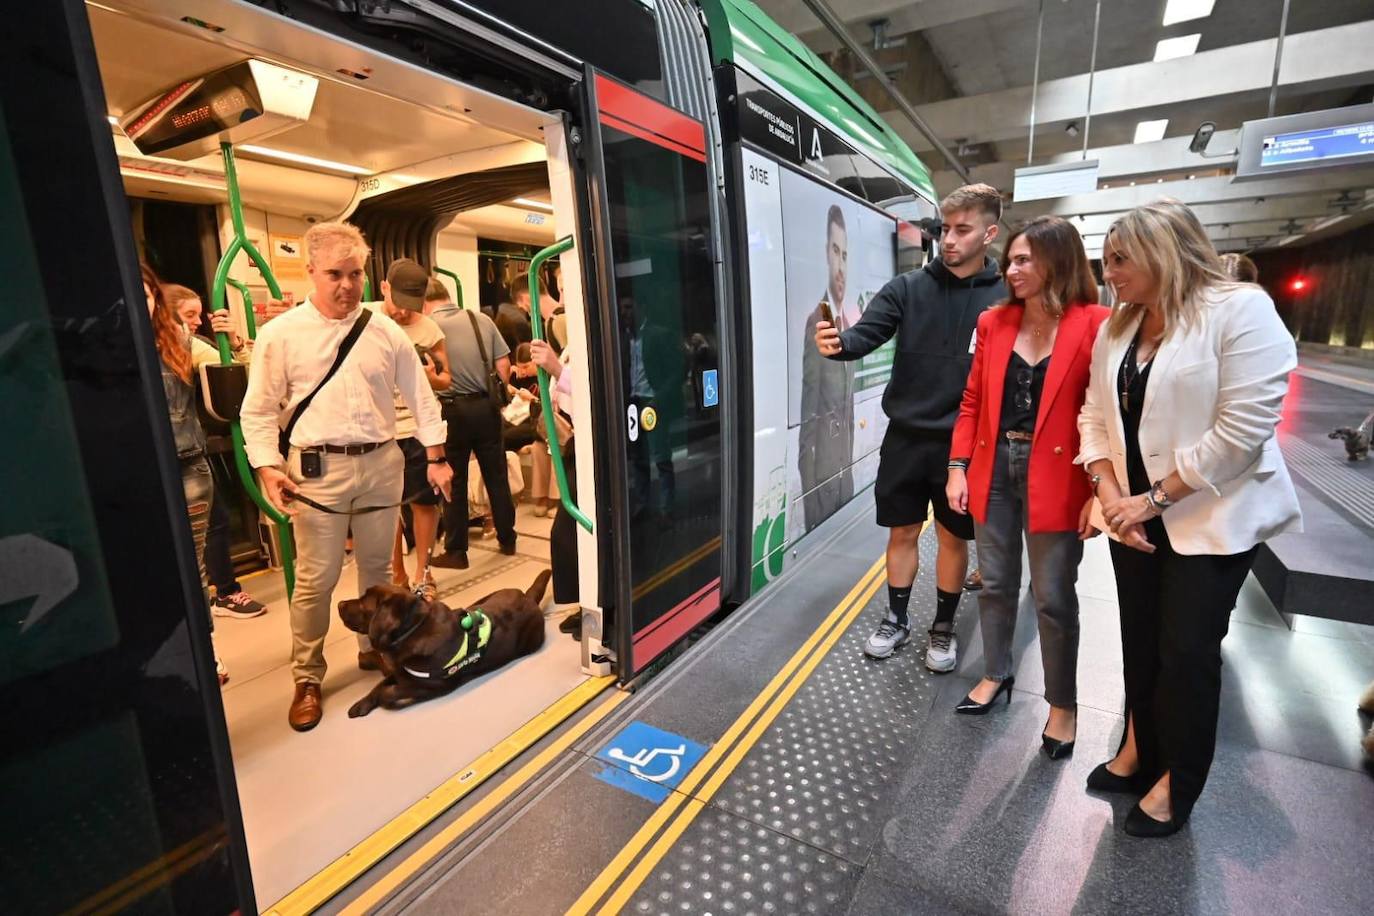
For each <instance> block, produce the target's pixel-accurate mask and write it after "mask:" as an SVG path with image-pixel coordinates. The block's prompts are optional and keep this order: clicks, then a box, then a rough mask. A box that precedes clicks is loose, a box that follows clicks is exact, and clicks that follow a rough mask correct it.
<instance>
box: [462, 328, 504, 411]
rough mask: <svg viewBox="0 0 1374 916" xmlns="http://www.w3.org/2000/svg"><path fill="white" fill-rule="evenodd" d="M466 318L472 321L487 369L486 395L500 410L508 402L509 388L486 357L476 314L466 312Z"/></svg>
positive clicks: (479, 351)
mask: <svg viewBox="0 0 1374 916" xmlns="http://www.w3.org/2000/svg"><path fill="white" fill-rule="evenodd" d="M468 320H469V321H471V322H472V336H474V337H476V338H477V352H478V353H480V354H481V355H482V365H483V366H484V367H485V368H486V370H487V396H488V397H489V398H491V402H492V403H493V404H495V405H496V408H497V409H498V410H500V409H501V408H502V407H505V406H506V405H507V404H509V403H510V390H509V389H508V388H507V387H506V383H505V382H503V381H502V380H501V374H500V373H499V372H497V371H496V364H495V363H493V362H491V360H490V359H488V358H487V345H486V344H484V343H483V342H482V329H481V328H480V327H479V326H478V324H477V315H476V314H474V313H473V312H468Z"/></svg>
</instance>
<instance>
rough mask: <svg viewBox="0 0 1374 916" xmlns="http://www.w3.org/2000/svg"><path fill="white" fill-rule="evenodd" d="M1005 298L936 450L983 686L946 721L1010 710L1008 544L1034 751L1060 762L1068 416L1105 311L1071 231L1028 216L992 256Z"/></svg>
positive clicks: (1073, 711)
mask: <svg viewBox="0 0 1374 916" xmlns="http://www.w3.org/2000/svg"><path fill="white" fill-rule="evenodd" d="M1002 273H1003V275H1004V276H1005V277H1006V280H1007V287H1008V289H1010V290H1011V298H1010V299H1009V300H1008V302H1007V303H1005V304H1004V305H1001V306H998V307H996V308H992V309H989V310H988V311H986V312H984V313H983V315H982V317H981V318H979V320H978V333H977V337H976V341H977V349H976V350H975V351H974V355H973V368H972V370H970V372H969V377H968V384H967V385H966V386H965V388H964V399H963V403H962V404H961V405H960V407H959V419H958V421H957V422H956V423H955V426H954V441H953V444H952V446H951V448H950V461H949V467H950V473H949V485H948V488H947V490H946V496H947V497H948V498H949V504H950V508H952V509H954V511H956V512H972V513H973V520H974V532H975V535H976V538H977V543H978V566H979V568H980V569H981V570H982V572H983V590H982V591H981V592H980V593H979V595H978V606H979V614H980V617H981V619H982V625H983V657H984V659H985V664H986V666H987V669H986V673H985V674H984V677H983V680H982V681H980V682H979V683H978V685H977V686H975V687H974V688H973V690H972V691H970V692H969V694H968V696H966V697H965V698H964V701H963V702H962V703H960V704H959V705H958V707H956V709H955V711H956V712H959V713H964V714H968V715H981V714H983V713H986V712H987V711H988V709H989V708H990V707H991V706H992V705H993V703H994V702H995V701H996V700H997V698H998V696H999V695H1001V694H1002V693H1003V692H1004V691H1005V692H1006V694H1007V701H1008V702H1010V701H1011V689H1012V683H1013V681H1014V680H1015V678H1014V677H1013V676H1012V657H1011V643H1012V634H1013V632H1014V631H1015V629H1016V606H1017V602H1018V599H1019V597H1020V593H1021V543H1022V537H1023V534H1024V538H1025V543H1026V548H1027V553H1028V554H1029V556H1030V567H1031V568H1030V574H1031V591H1032V593H1033V594H1034V596H1035V608H1036V613H1037V614H1038V616H1039V622H1040V653H1041V657H1042V658H1043V660H1044V666H1045V699H1046V700H1047V701H1048V702H1049V704H1050V713H1049V721H1048V722H1046V724H1045V731H1044V734H1043V735H1042V746H1043V747H1044V750H1045V753H1046V754H1048V755H1049V756H1050V758H1052V759H1056V760H1057V759H1060V758H1062V757H1067V756H1068V755H1069V754H1071V753H1073V742H1074V735H1075V732H1076V730H1077V725H1078V721H1077V719H1078V715H1077V667H1078V595H1077V592H1075V590H1074V585H1075V583H1076V582H1077V580H1078V563H1079V561H1080V560H1081V559H1082V558H1083V544H1082V541H1083V540H1085V539H1087V538H1088V537H1091V536H1092V535H1093V534H1096V533H1097V532H1096V531H1095V529H1093V528H1092V527H1091V526H1090V525H1089V524H1088V511H1089V508H1090V507H1091V504H1092V493H1091V491H1090V490H1089V487H1088V480H1087V477H1085V476H1084V474H1083V470H1082V469H1081V468H1079V467H1077V466H1076V465H1075V464H1074V463H1073V459H1074V457H1075V456H1077V454H1078V412H1079V408H1081V407H1082V406H1083V399H1084V397H1085V396H1086V394H1087V390H1088V370H1089V368H1090V366H1091V365H1092V349H1093V342H1094V341H1095V340H1096V339H1097V329H1098V326H1099V325H1100V324H1102V322H1103V321H1104V320H1105V319H1106V318H1107V316H1108V314H1109V310H1108V309H1106V308H1104V307H1103V306H1100V305H1095V304H1091V303H1092V302H1093V300H1094V299H1096V298H1097V284H1096V283H1095V282H1094V280H1093V274H1092V268H1091V267H1090V266H1089V265H1088V258H1087V255H1085V254H1084V252H1083V240H1082V239H1081V238H1079V236H1078V231H1077V230H1076V229H1074V228H1073V226H1071V225H1069V224H1068V223H1066V222H1065V221H1064V220H1062V219H1059V218H1058V217H1054V216H1042V217H1038V218H1036V219H1034V220H1031V221H1030V222H1029V223H1027V224H1026V225H1025V226H1024V227H1023V228H1021V229H1020V230H1018V231H1017V232H1015V233H1013V234H1012V236H1011V238H1010V239H1009V240H1008V242H1007V248H1006V253H1005V254H1004V255H1003V256H1002Z"/></svg>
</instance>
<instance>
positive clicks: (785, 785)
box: [630, 533, 977, 916]
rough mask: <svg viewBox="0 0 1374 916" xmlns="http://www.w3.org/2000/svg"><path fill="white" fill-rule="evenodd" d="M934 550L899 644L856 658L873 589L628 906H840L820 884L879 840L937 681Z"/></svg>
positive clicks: (830, 881)
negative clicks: (931, 638)
mask: <svg viewBox="0 0 1374 916" xmlns="http://www.w3.org/2000/svg"><path fill="white" fill-rule="evenodd" d="M934 553H935V543H934V536H933V533H927V535H926V536H924V537H923V538H922V540H921V572H920V574H919V575H918V577H917V580H916V585H915V590H914V591H913V592H912V598H911V617H912V638H911V640H910V641H909V642H908V643H907V644H906V646H904V647H903V648H902V649H900V650H899V651H898V652H897V653H896V654H895V655H894V656H892V657H891V658H888V659H884V660H882V661H874V660H872V659H869V658H868V657H866V656H865V655H864V654H863V644H864V641H865V640H866V639H867V638H868V636H869V634H870V633H871V632H872V630H873V629H874V628H875V627H876V626H877V624H878V622H879V621H880V620H881V619H882V615H883V614H884V613H885V609H886V606H887V593H886V590H885V589H880V590H879V591H878V593H877V594H876V595H875V596H874V598H873V600H872V601H871V602H869V605H868V607H866V608H865V609H864V611H863V613H861V614H860V615H859V617H858V619H857V620H856V621H855V622H854V623H853V624H852V625H851V626H850V628H849V630H848V631H847V632H846V633H845V634H844V635H843V636H842V637H841V638H840V639H839V641H838V642H837V643H836V644H835V646H834V647H833V648H832V649H831V650H830V653H829V654H828V655H827V656H826V658H825V660H824V661H822V662H821V664H820V665H819V666H818V667H817V668H816V670H815V671H814V672H813V673H812V675H811V677H810V678H809V679H808V680H807V682H806V684H805V685H803V687H802V688H801V690H799V691H798V692H797V694H796V696H794V697H793V698H792V700H791V701H790V702H789V703H788V705H787V706H786V708H784V710H783V712H782V714H781V715H780V716H779V717H778V718H777V720H776V721H775V722H774V723H773V725H772V726H771V727H770V728H769V730H768V731H767V732H766V733H765V734H764V736H763V738H762V739H761V740H760V741H759V743H758V744H756V745H755V746H754V747H753V748H751V749H750V751H749V753H748V756H747V757H746V758H745V760H744V762H743V763H742V764H741V765H740V767H739V768H738V769H737V770H736V771H735V772H734V773H733V774H731V776H730V778H729V779H728V780H727V781H726V782H725V784H724V785H723V786H722V787H721V790H720V792H718V793H717V794H716V796H715V797H714V799H712V803H711V804H712V808H715V809H716V810H712V809H711V808H708V809H707V810H706V811H705V812H703V813H702V815H701V816H700V817H698V818H697V820H696V821H695V822H693V824H692V825H691V827H690V828H688V830H687V831H686V832H685V833H684V834H683V836H682V838H681V839H680V840H679V841H678V843H677V845H676V846H675V847H674V848H673V850H672V851H670V852H669V854H668V855H667V856H665V857H664V859H663V861H662V862H660V863H659V866H658V867H657V868H656V869H655V871H654V875H653V876H652V877H651V878H649V879H648V880H647V881H646V882H645V883H644V885H643V886H642V887H641V888H640V890H639V892H638V893H637V895H636V896H635V897H634V899H633V901H632V903H631V907H630V909H631V911H632V912H634V913H642V914H681V913H689V912H690V913H715V914H717V916H718V914H721V913H730V914H748V913H802V912H807V913H833V912H837V911H839V912H843V911H844V909H845V908H846V906H847V905H848V895H847V894H841V895H840V896H839V897H837V898H836V899H834V900H832V899H830V896H829V894H828V893H827V892H826V890H825V888H827V887H833V888H837V889H838V887H839V886H840V885H841V884H843V883H844V882H845V881H846V880H850V879H853V878H854V877H856V876H857V874H858V872H859V871H861V868H862V864H863V863H864V862H865V861H866V860H867V858H868V853H869V850H870V849H871V848H872V846H873V845H874V844H875V843H877V842H878V840H879V839H880V833H881V830H882V825H883V823H884V822H885V820H886V817H887V813H886V810H885V808H886V805H887V804H888V803H889V802H890V801H891V800H892V799H893V798H895V796H896V793H897V791H898V789H899V787H898V785H897V781H898V780H899V779H900V777H901V774H902V773H903V772H905V770H906V768H907V766H906V765H907V761H908V759H909V758H910V757H911V755H912V753H913V749H914V746H915V743H916V741H917V740H918V739H919V735H920V731H921V726H922V724H923V723H924V721H925V719H926V715H927V714H928V712H929V710H930V706H931V701H932V699H933V697H934V695H935V693H936V690H937V688H938V686H939V685H938V684H937V683H936V679H937V678H938V677H940V675H936V674H932V673H931V672H929V671H927V670H926V667H925V663H924V661H925V659H924V651H925V631H926V629H927V628H928V627H929V626H930V621H931V620H932V619H933V618H934V616H935V584H934V560H935V556H934ZM971 559H972V558H971ZM972 613H977V601H976V599H975V598H973V597H972V596H969V595H965V597H964V599H963V600H962V601H961V603H960V607H959V614H960V616H963V615H966V614H972ZM732 825H733V826H732ZM782 856H786V857H787V858H788V860H789V861H788V862H786V863H784V862H782V861H781V857H782ZM722 857H724V858H722ZM801 863H805V864H806V866H807V868H806V869H805V870H803V869H802V868H801ZM727 865H729V866H731V868H730V870H727V869H726V866H727ZM790 865H795V867H788V866H790ZM746 874H747V875H748V878H749V880H747V881H746V880H744V876H745V875H746ZM784 875H786V876H787V877H786V878H784V877H783V876H784ZM799 891H800V893H799ZM836 893H838V890H837V891H836ZM746 894H747V896H746ZM789 895H791V896H790V897H789Z"/></svg>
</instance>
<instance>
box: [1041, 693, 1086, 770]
mask: <svg viewBox="0 0 1374 916" xmlns="http://www.w3.org/2000/svg"><path fill="white" fill-rule="evenodd" d="M1073 723H1074V730H1075V731H1077V730H1078V707H1077V706H1075V707H1074V714H1073ZM1049 726H1050V722H1049V720H1048V719H1046V720H1045V728H1049ZM1040 747H1041V748H1042V749H1043V750H1044V752H1045V756H1046V757H1048V758H1050V759H1051V760H1063V759H1064V758H1065V757H1072V756H1073V741H1060V740H1059V739H1058V738H1051V737H1050V736H1049V735H1047V734H1045V732H1044V729H1041V731H1040Z"/></svg>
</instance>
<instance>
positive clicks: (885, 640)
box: [864, 610, 911, 658]
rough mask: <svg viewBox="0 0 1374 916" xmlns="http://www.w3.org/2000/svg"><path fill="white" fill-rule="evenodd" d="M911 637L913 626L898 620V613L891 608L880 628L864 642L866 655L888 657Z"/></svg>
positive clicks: (879, 625)
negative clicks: (905, 624)
mask: <svg viewBox="0 0 1374 916" xmlns="http://www.w3.org/2000/svg"><path fill="white" fill-rule="evenodd" d="M910 638H911V628H910V627H904V626H902V625H901V624H900V623H898V622H897V615H896V614H893V613H892V611H891V610H889V611H888V612H887V616H885V617H883V622H882V623H880V624H878V629H877V630H875V631H874V632H873V635H872V636H870V637H868V641H867V642H865V643H864V655H867V656H868V657H869V658H887V657H888V656H889V655H891V654H892V653H893V652H896V651H897V650H898V649H899V648H900V647H901V646H902V644H903V643H905V642H906V641H907V640H908V639H910Z"/></svg>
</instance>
